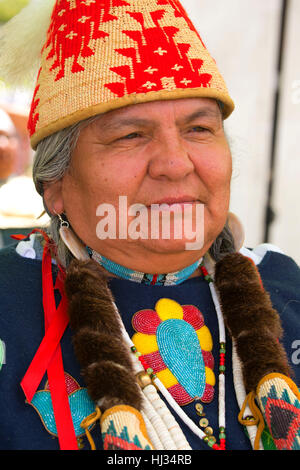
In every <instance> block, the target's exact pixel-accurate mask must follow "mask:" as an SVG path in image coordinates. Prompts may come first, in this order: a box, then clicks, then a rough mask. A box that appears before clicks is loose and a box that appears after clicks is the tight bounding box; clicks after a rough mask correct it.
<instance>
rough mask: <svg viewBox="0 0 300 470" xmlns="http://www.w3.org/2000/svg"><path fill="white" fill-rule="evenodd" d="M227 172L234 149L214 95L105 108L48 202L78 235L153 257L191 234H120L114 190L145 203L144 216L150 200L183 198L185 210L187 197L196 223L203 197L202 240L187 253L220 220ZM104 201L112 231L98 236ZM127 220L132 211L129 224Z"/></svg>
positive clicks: (96, 245)
mask: <svg viewBox="0 0 300 470" xmlns="http://www.w3.org/2000/svg"><path fill="white" fill-rule="evenodd" d="M231 173H232V161H231V153H230V150H229V147H228V144H227V141H226V138H225V134H224V130H223V122H222V117H221V113H220V110H219V107H218V105H217V103H216V102H215V101H214V100H211V99H204V98H200V99H196V98H195V99H194V98H193V99H180V100H174V101H156V102H151V103H144V104H138V105H133V106H129V107H126V108H122V109H119V110H116V111H111V112H109V113H106V114H103V115H102V116H100V117H99V118H97V119H96V120H95V121H93V122H92V123H90V124H89V125H88V126H87V127H86V128H84V129H83V130H82V131H81V133H80V136H79V139H78V142H77V145H76V148H75V151H74V153H73V156H72V160H71V165H70V167H69V169H68V171H67V173H66V174H65V176H64V177H63V179H62V181H61V182H60V185H59V191H55V192H53V193H52V196H51V198H50V199H51V201H52V207H51V206H50V207H49V206H48V207H49V208H50V209H52V210H53V211H56V212H57V213H61V212H64V213H65V214H66V215H67V217H68V220H69V222H70V224H71V226H72V227H73V229H74V230H75V232H76V233H77V235H78V236H79V237H80V238H81V239H82V240H83V242H84V243H85V244H87V245H89V246H90V247H91V248H93V249H95V250H96V251H98V252H100V253H101V254H103V255H104V256H106V257H110V259H113V260H117V259H115V258H116V257H117V252H119V253H122V254H123V255H124V256H126V253H128V252H130V253H131V258H132V257H133V256H134V255H135V256H136V259H138V258H139V256H140V257H142V258H143V259H144V260H146V259H147V255H148V256H153V258H151V259H153V260H154V259H159V254H162V253H163V254H165V255H167V254H168V253H169V254H170V255H171V254H176V253H177V254H179V253H183V252H184V251H186V249H185V247H186V243H187V242H191V241H192V240H190V239H189V240H187V238H186V237H185V236H184V234H183V236H182V238H181V239H177V238H175V236H174V233H173V232H172V229H171V237H170V238H169V239H164V238H163V237H162V236H161V232H160V236H159V238H158V239H157V238H156V239H153V238H151V235H149V233H148V235H149V236H148V238H145V239H142V238H140V239H132V238H131V237H130V236H127V238H121V239H120V238H119V237H118V234H119V216H120V212H119V201H120V200H119V196H126V197H127V207H129V206H131V205H133V204H142V205H144V206H147V211H148V214H149V218H148V223H149V221H150V206H151V204H154V203H163V202H166V203H168V204H169V205H170V204H172V203H176V202H180V203H182V204H181V206H180V209H181V210H184V209H185V208H186V207H187V205H184V202H186V203H187V202H190V204H189V207H192V208H193V211H192V215H191V217H192V219H193V228H194V229H195V228H196V225H195V224H196V222H197V221H196V217H197V211H196V206H197V205H198V206H199V205H201V204H202V207H204V243H203V246H202V247H201V249H198V250H197V253H195V252H191V253H187V252H186V256H187V258H188V259H190V260H191V261H192V260H193V259H197V258H198V257H199V255H202V254H203V253H205V252H206V251H207V250H208V248H209V247H210V246H211V244H212V243H213V241H214V240H215V239H216V237H217V236H218V234H219V233H220V232H221V230H222V229H223V227H224V225H225V222H226V218H227V213H228V208H229V199H230V181H231ZM48 194H51V186H50V191H48ZM53 194H54V195H55V197H54V196H53ZM45 195H47V193H45ZM123 200H124V199H123ZM191 201H193V202H192V206H191ZM101 204H108V205H111V206H112V207H114V208H115V209H116V216H117V218H116V237H115V238H113V237H111V238H107V239H102V240H101V239H99V237H98V235H99V230H98V235H97V226H98V229H99V225H98V224H99V221H100V220H103V217H99V214H100V211H99V206H100V205H101ZM102 207H103V206H102ZM97 208H98V212H97ZM151 212H152V211H151ZM163 212H165V211H163ZM165 213H166V212H165ZM97 214H98V215H97ZM106 214H107V213H106ZM198 214H199V213H198ZM102 215H104V213H103V212H102ZM172 217H173V216H172ZM172 217H171V218H172ZM176 217H177V216H175V215H174V220H175V218H176ZM106 220H107V219H106ZM132 220H133V216H132V215H131V216H130V215H129V216H128V217H127V222H128V225H129V224H130V222H132ZM160 227H161V226H160ZM107 228H108V226H107ZM182 232H183V230H182ZM193 251H194V250H193ZM121 256H122V255H121ZM149 259H150V258H149ZM182 259H183V258H182ZM121 264H122V263H121ZM127 265H128V263H127ZM129 267H130V266H129ZM135 269H138V268H135ZM149 272H150V271H149ZM162 272H164V270H163V271H162Z"/></svg>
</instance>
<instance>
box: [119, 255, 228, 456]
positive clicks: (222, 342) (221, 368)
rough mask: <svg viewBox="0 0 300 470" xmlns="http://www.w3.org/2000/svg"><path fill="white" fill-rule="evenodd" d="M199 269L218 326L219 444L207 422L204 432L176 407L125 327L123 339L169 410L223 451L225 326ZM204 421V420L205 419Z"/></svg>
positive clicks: (215, 300)
mask: <svg viewBox="0 0 300 470" xmlns="http://www.w3.org/2000/svg"><path fill="white" fill-rule="evenodd" d="M200 269H201V271H202V273H203V276H204V279H205V280H206V281H207V282H208V284H209V288H210V292H211V295H212V299H213V302H214V305H215V309H216V313H217V318H218V326H219V354H220V356H219V357H220V363H219V402H218V406H219V413H218V414H219V416H218V420H219V444H217V443H216V438H215V437H214V436H213V435H212V434H211V432H208V429H207V428H209V431H211V428H210V426H208V422H207V423H206V427H205V430H204V431H203V430H202V429H200V428H199V427H198V426H197V425H196V424H195V423H194V421H193V420H192V419H191V418H189V417H188V416H187V414H186V413H185V412H184V411H183V409H182V408H181V407H180V406H179V405H178V403H177V402H176V401H175V400H174V398H173V397H172V396H171V394H170V393H169V391H168V390H167V389H166V387H165V386H164V385H163V383H162V382H161V381H160V380H159V379H158V377H157V376H156V374H155V373H154V371H153V369H152V368H151V367H149V366H148V364H147V362H146V361H145V359H144V358H142V357H141V356H142V354H141V353H140V352H139V351H138V350H137V348H136V347H135V346H134V344H133V342H132V341H131V339H130V338H129V335H128V333H127V332H126V330H125V327H124V326H123V336H124V339H125V340H126V342H127V344H128V346H129V347H130V349H131V352H132V353H133V355H134V357H135V359H136V360H138V362H139V363H140V365H141V366H142V368H143V370H144V371H145V372H146V373H147V374H148V376H149V378H150V379H151V382H152V383H153V384H154V385H155V386H156V387H157V389H158V390H159V391H160V392H161V394H162V395H163V397H164V398H165V399H166V401H167V402H168V404H169V405H170V406H171V408H172V409H173V410H174V411H175V413H176V414H177V415H178V416H179V417H180V418H181V419H182V420H183V422H184V423H185V424H186V425H187V426H188V427H189V428H190V430H191V431H192V432H193V433H194V434H195V435H196V436H198V437H199V438H200V439H202V440H203V441H204V442H205V443H206V444H207V445H208V446H209V447H211V448H212V449H214V450H225V449H226V434H225V430H226V424H225V353H226V335H225V326H224V320H223V315H222V311H221V307H220V303H219V299H218V296H217V293H216V290H215V288H214V284H213V279H212V277H211V276H210V275H209V273H208V272H207V270H206V268H205V266H204V265H203V263H201V265H200ZM115 308H116V306H115ZM116 309H117V308H116ZM201 407H202V405H201V404H200V403H196V411H197V414H198V415H200V416H201V415H202V416H203V414H202V410H203V407H202V408H201ZM205 419H206V418H205ZM201 420H203V418H201V419H200V426H201Z"/></svg>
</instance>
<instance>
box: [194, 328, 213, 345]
mask: <svg viewBox="0 0 300 470" xmlns="http://www.w3.org/2000/svg"><path fill="white" fill-rule="evenodd" d="M197 335H198V338H199V342H200V346H201V349H204V351H211V350H212V347H213V341H212V337H211V334H210V331H209V329H208V328H207V326H203V327H202V328H200V330H197Z"/></svg>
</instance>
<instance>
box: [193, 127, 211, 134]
mask: <svg viewBox="0 0 300 470" xmlns="http://www.w3.org/2000/svg"><path fill="white" fill-rule="evenodd" d="M189 132H192V133H201V134H202V133H203V132H209V130H208V129H206V128H205V127H201V126H194V127H192V128H191V129H190V130H189Z"/></svg>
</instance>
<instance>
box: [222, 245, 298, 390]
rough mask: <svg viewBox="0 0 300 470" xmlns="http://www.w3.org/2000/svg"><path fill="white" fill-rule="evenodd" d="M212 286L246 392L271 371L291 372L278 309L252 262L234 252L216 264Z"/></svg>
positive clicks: (253, 388)
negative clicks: (233, 347) (235, 354)
mask: <svg viewBox="0 0 300 470" xmlns="http://www.w3.org/2000/svg"><path fill="white" fill-rule="evenodd" d="M215 286H216V289H217V291H218V294H219V299H220V304H221V308H222V312H223V315H224V322H225V324H226V326H227V328H228V330H229V332H230V334H231V335H232V337H233V338H234V339H235V341H236V349H237V353H238V356H239V358H240V360H241V363H242V372H243V379H244V384H245V389H246V393H249V392H250V391H255V390H256V387H257V385H258V383H259V381H260V380H261V379H262V377H264V376H265V375H267V374H269V373H271V372H279V373H282V374H284V375H290V373H291V371H290V367H289V364H288V359H287V355H286V353H285V350H284V348H283V347H282V345H281V344H280V342H279V339H280V338H281V337H282V327H281V321H280V317H279V315H278V312H277V311H276V310H275V309H274V308H273V306H272V302H271V299H270V296H269V294H268V293H267V292H266V291H265V289H264V288H263V285H262V282H261V279H260V276H259V273H258V270H257V268H256V266H255V265H254V264H253V262H252V261H251V260H250V259H248V258H246V257H245V256H243V255H241V254H240V253H234V254H230V255H227V256H226V257H225V258H224V259H222V260H221V261H219V262H218V263H216V266H215Z"/></svg>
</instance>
